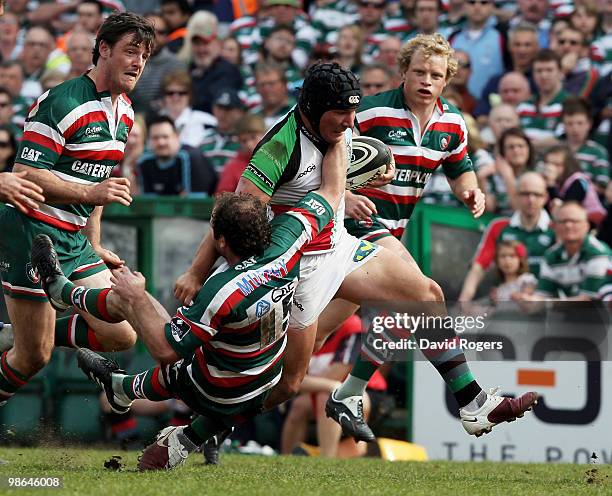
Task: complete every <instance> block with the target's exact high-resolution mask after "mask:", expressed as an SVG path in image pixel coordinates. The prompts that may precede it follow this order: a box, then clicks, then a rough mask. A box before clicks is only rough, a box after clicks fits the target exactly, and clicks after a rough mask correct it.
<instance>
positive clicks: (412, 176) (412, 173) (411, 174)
mask: <svg viewBox="0 0 612 496" xmlns="http://www.w3.org/2000/svg"><path fill="white" fill-rule="evenodd" d="M431 174H432V173H431V172H420V171H417V170H410V169H398V170H396V172H395V180H396V181H414V182H417V183H426V182H427V181H429V178H430V177H431Z"/></svg>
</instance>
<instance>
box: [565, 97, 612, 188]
mask: <svg viewBox="0 0 612 496" xmlns="http://www.w3.org/2000/svg"><path fill="white" fill-rule="evenodd" d="M561 118H562V121H563V128H564V130H565V134H566V136H567V144H568V146H569V148H570V150H571V152H572V153H573V154H574V156H575V157H576V160H578V162H579V164H580V167H581V169H582V171H583V172H584V173H585V174H586V175H587V176H588V177H589V179H590V180H591V181H593V183H594V184H595V186H596V187H597V190H598V192H599V193H600V194H601V195H602V196H603V192H604V191H605V189H606V186H607V185H608V183H609V182H610V161H609V157H608V152H607V150H606V149H605V148H604V147H603V146H601V145H600V144H599V143H596V142H595V141H592V140H590V139H589V131H590V130H591V127H592V125H593V121H592V119H591V109H590V106H589V104H588V103H587V102H586V101H585V100H582V99H579V98H574V97H570V98H568V99H567V100H565V102H563V111H562V114H561Z"/></svg>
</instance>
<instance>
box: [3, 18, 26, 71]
mask: <svg viewBox="0 0 612 496" xmlns="http://www.w3.org/2000/svg"><path fill="white" fill-rule="evenodd" d="M21 50H23V45H22V44H21V43H19V20H18V19H17V16H16V15H15V14H13V13H12V12H5V13H4V15H3V16H1V17H0V56H1V57H0V60H15V59H17V58H18V57H19V55H20V54H21Z"/></svg>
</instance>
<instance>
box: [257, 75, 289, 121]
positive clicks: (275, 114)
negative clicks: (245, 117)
mask: <svg viewBox="0 0 612 496" xmlns="http://www.w3.org/2000/svg"><path fill="white" fill-rule="evenodd" d="M255 88H256V89H257V91H258V93H259V94H260V95H261V104H260V105H258V106H256V107H254V108H253V110H252V112H253V113H254V114H255V115H259V116H261V117H262V118H263V119H264V121H265V123H266V129H270V128H271V127H272V126H273V125H274V124H276V122H278V121H279V120H280V119H281V118H282V117H283V116H284V115H285V114H287V112H289V111H290V110H291V109H292V108H293V106H294V105H295V100H294V99H293V98H291V97H289V92H288V91H287V80H286V79H285V71H284V70H283V68H282V67H281V66H279V65H277V64H273V63H264V64H260V65H258V66H257V67H256V68H255Z"/></svg>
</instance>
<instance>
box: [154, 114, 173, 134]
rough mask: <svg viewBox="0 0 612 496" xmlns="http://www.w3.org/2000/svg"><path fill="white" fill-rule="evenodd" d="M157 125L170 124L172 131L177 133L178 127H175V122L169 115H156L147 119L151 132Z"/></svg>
mask: <svg viewBox="0 0 612 496" xmlns="http://www.w3.org/2000/svg"><path fill="white" fill-rule="evenodd" d="M157 124H170V127H171V128H172V130H173V131H174V132H175V133H176V126H175V125H174V121H173V120H172V119H171V118H170V117H168V116H167V115H162V114H155V115H153V116H151V117H150V118H149V119H147V129H149V130H150V129H151V128H152V127H153V126H155V125H157Z"/></svg>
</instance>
